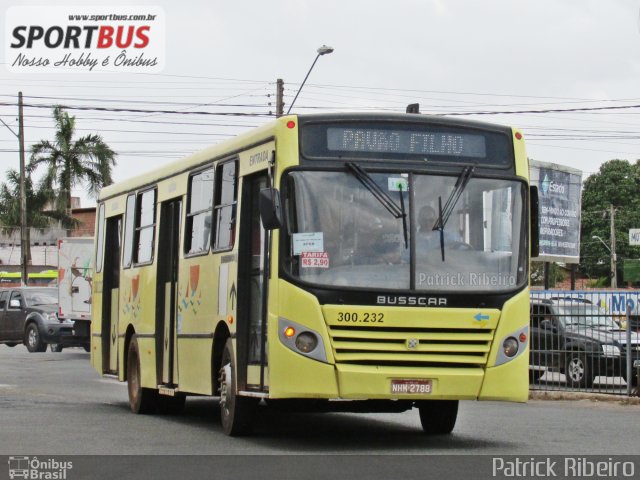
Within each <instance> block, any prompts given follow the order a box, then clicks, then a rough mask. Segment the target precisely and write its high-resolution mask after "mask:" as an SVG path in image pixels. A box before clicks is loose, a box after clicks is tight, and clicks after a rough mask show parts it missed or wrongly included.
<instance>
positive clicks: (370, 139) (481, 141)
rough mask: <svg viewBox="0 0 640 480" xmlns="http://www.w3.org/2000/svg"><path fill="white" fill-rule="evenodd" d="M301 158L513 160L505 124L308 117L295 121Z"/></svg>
mask: <svg viewBox="0 0 640 480" xmlns="http://www.w3.org/2000/svg"><path fill="white" fill-rule="evenodd" d="M301 132H302V133H301V149H302V155H303V157H304V158H305V159H310V160H312V161H313V160H320V159H338V160H342V161H346V160H349V159H360V160H366V161H379V162H386V161H392V162H404V161H419V162H425V161H426V162H430V161H431V162H438V163H449V162H451V163H465V164H474V165H479V166H483V165H486V166H490V167H498V168H506V167H511V166H513V165H514V149H513V141H512V138H511V130H510V129H508V128H506V127H495V128H493V126H492V128H482V127H476V126H473V127H466V126H465V125H451V126H449V125H445V124H439V123H429V122H400V121H396V122H394V121H380V122H373V121H362V122H360V121H348V122H347V121H345V122H318V123H314V122H309V123H307V124H303V125H302V126H301Z"/></svg>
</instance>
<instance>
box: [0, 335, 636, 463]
mask: <svg viewBox="0 0 640 480" xmlns="http://www.w3.org/2000/svg"><path fill="white" fill-rule="evenodd" d="M638 418H640V406H623V405H618V404H617V403H602V402H601V403H593V402H591V401H587V400H583V401H578V402H551V401H547V402H544V401H533V402H530V403H528V404H508V403H496V402H482V403H480V402H462V403H461V407H460V414H459V417H458V424H457V426H456V430H455V431H454V434H453V435H451V436H449V437H446V438H429V437H426V436H424V435H423V434H422V432H421V429H420V426H419V421H418V415H417V412H416V411H413V412H405V413H402V414H371V415H370V414H285V413H275V412H267V413H266V414H265V415H264V416H263V417H262V418H261V419H260V420H259V422H258V425H257V428H256V432H255V435H254V436H252V437H250V438H240V439H236V438H226V437H224V435H223V433H222V431H221V427H220V423H219V421H218V418H217V401H216V400H213V399H209V398H190V399H189V400H188V401H187V406H186V408H185V411H184V413H183V414H182V415H180V416H171V417H167V416H165V417H162V416H141V415H133V414H131V413H130V412H129V410H128V404H127V395H126V387H125V385H124V384H119V383H117V382H115V381H113V380H110V379H102V378H100V377H99V376H98V374H97V373H96V372H95V371H94V370H93V369H92V368H91V366H90V365H89V354H87V353H84V351H82V350H81V349H69V350H65V351H64V352H62V353H51V352H46V353H41V354H30V353H28V352H27V351H26V349H25V348H24V347H22V346H18V347H15V348H9V347H6V346H4V345H0V455H17V454H21V455H29V454H33V453H37V454H40V453H46V454H48V455H77V454H82V455H92V454H153V455H167V454H229V453H233V454H249V455H255V454H266V455H277V454H284V453H286V454H288V455H291V454H352V455H353V454H366V455H370V454H420V455H424V454H438V455H444V454H468V453H475V454H485V455H533V454H540V455H551V454H554V455H559V454H560V455H562V454H564V455H585V454H603V455H614V454H615V455H620V454H637V453H638V451H639V450H638V429H637V425H638Z"/></svg>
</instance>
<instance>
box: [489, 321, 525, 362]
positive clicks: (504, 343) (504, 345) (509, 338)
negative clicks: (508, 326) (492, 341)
mask: <svg viewBox="0 0 640 480" xmlns="http://www.w3.org/2000/svg"><path fill="white" fill-rule="evenodd" d="M528 342H529V326H526V327H523V328H521V329H520V330H516V331H515V332H511V333H509V334H507V335H505V336H504V337H502V340H501V342H500V343H497V342H496V343H497V344H496V345H495V347H494V348H497V350H498V351H497V352H496V362H495V363H494V364H493V366H494V367H497V366H498V365H502V364H505V363H507V362H510V361H512V360H513V359H515V358H518V357H519V356H520V355H522V354H523V353H524V352H526V351H527V345H528Z"/></svg>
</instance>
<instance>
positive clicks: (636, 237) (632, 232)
mask: <svg viewBox="0 0 640 480" xmlns="http://www.w3.org/2000/svg"><path fill="white" fill-rule="evenodd" d="M629 245H631V246H632V247H640V228H630V229H629Z"/></svg>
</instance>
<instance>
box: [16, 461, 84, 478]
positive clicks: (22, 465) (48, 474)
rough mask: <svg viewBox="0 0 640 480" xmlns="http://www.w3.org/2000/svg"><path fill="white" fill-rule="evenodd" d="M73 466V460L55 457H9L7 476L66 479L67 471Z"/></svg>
mask: <svg viewBox="0 0 640 480" xmlns="http://www.w3.org/2000/svg"><path fill="white" fill-rule="evenodd" d="M72 468H73V462H63V461H60V460H56V459H55V458H46V459H38V457H33V458H31V457H23V456H12V457H9V478H10V479H11V480H13V479H15V478H24V479H29V480H66V479H67V478H68V477H67V471H68V470H71V469H72Z"/></svg>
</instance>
